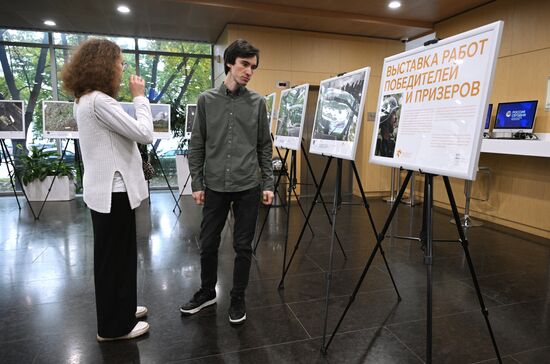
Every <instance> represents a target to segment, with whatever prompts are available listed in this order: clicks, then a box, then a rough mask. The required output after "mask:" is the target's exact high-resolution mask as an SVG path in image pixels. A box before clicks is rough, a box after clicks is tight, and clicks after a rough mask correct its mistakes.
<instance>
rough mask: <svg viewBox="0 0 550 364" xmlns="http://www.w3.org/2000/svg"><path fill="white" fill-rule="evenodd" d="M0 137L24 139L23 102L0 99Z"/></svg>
mask: <svg viewBox="0 0 550 364" xmlns="http://www.w3.org/2000/svg"><path fill="white" fill-rule="evenodd" d="M0 139H25V104H24V103H23V101H19V100H16V101H14V100H0Z"/></svg>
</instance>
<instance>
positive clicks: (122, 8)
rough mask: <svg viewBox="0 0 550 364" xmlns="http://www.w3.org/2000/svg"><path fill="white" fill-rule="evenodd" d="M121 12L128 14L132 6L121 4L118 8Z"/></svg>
mask: <svg viewBox="0 0 550 364" xmlns="http://www.w3.org/2000/svg"><path fill="white" fill-rule="evenodd" d="M116 9H117V10H118V12H119V13H122V14H128V13H129V12H130V8H129V7H127V6H126V5H119V6H118V7H117V8H116Z"/></svg>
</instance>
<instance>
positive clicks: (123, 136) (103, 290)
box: [62, 39, 153, 341]
mask: <svg viewBox="0 0 550 364" xmlns="http://www.w3.org/2000/svg"><path fill="white" fill-rule="evenodd" d="M125 66H126V64H125V63H124V62H123V60H122V53H121V51H120V48H119V47H118V45H116V44H115V43H113V42H111V41H108V40H103V39H90V40H87V41H85V42H84V43H82V44H81V45H80V46H79V47H78V48H77V49H76V51H75V53H74V54H73V55H72V57H71V59H70V61H69V62H68V63H67V64H66V65H65V67H64V69H63V72H62V80H63V86H64V88H65V89H67V90H68V91H69V92H70V93H71V94H72V95H74V97H75V99H76V100H75V104H74V116H75V119H76V121H77V124H78V131H79V137H80V146H81V151H82V161H83V163H84V171H85V172H84V181H83V184H84V186H83V187H84V202H85V203H86V205H87V206H88V208H90V210H91V215H92V225H93V231H94V283H95V296H96V311H97V340H98V341H109V340H120V339H131V338H135V337H138V336H141V335H143V334H145V333H146V332H147V331H148V330H149V324H148V323H147V322H145V321H138V318H140V317H143V316H145V315H146V314H147V308H145V307H143V306H137V298H136V295H137V294H136V291H137V284H136V280H137V279H136V272H137V247H136V219H135V212H134V209H135V208H136V207H138V206H139V205H140V203H141V201H142V200H144V199H145V198H147V196H148V192H147V184H146V182H145V178H144V176H143V170H142V162H141V156H140V153H139V151H138V146H137V143H142V144H150V143H152V142H153V121H152V116H151V109H150V106H149V101H148V100H147V98H145V97H144V82H143V80H142V79H141V78H140V77H138V76H134V75H132V76H130V81H129V88H130V92H131V94H132V96H133V98H134V108H135V110H136V119H134V118H132V117H131V116H129V115H128V114H127V113H126V112H124V110H123V109H122V107H121V106H120V105H119V103H118V102H117V101H116V100H115V99H114V98H115V97H116V96H117V93H118V91H119V88H120V83H121V80H122V73H123V71H124V68H125Z"/></svg>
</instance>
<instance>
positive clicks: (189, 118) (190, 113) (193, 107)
mask: <svg viewBox="0 0 550 364" xmlns="http://www.w3.org/2000/svg"><path fill="white" fill-rule="evenodd" d="M196 112H197V104H187V106H186V108H185V137H186V138H191V132H193V122H194V121H195V113H196Z"/></svg>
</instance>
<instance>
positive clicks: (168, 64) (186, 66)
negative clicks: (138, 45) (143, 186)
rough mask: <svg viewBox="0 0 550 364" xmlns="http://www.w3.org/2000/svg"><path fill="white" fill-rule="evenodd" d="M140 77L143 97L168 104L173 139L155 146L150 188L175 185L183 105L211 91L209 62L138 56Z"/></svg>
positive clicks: (193, 59) (181, 57)
mask: <svg viewBox="0 0 550 364" xmlns="http://www.w3.org/2000/svg"><path fill="white" fill-rule="evenodd" d="M140 70H141V76H142V77H143V78H144V79H145V85H146V94H147V95H146V96H147V97H148V98H149V100H150V101H151V103H165V104H170V105H171V108H172V112H171V114H172V115H171V116H172V117H171V119H172V120H171V129H172V134H173V135H175V137H174V138H172V139H171V140H164V141H162V142H158V141H157V142H156V144H155V147H156V149H157V150H158V156H159V160H156V158H152V163H153V167H155V170H156V171H157V173H156V176H155V177H154V178H153V179H152V180H151V186H153V187H165V186H166V180H165V179H164V175H166V178H167V179H168V183H170V186H173V187H175V186H176V185H177V180H176V179H177V178H176V160H175V158H176V157H175V155H172V153H171V152H174V154H175V151H176V150H177V149H178V148H179V147H180V144H181V142H182V140H181V137H182V136H183V135H184V134H185V133H182V131H183V128H184V127H185V115H184V113H183V110H185V105H186V104H188V103H195V102H196V101H197V97H198V95H199V94H200V93H201V92H202V91H204V90H206V89H208V88H210V87H211V84H212V81H211V72H212V71H211V59H210V58H198V57H187V56H164V55H143V54H142V55H140ZM162 172H164V175H163V173H162Z"/></svg>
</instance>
